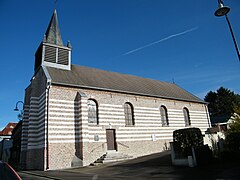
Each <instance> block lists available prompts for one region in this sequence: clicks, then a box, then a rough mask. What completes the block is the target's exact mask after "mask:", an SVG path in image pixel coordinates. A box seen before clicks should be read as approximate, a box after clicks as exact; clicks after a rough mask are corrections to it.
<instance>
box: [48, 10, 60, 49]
mask: <svg viewBox="0 0 240 180" xmlns="http://www.w3.org/2000/svg"><path fill="white" fill-rule="evenodd" d="M45 36H46V42H47V43H51V44H55V45H59V46H63V41H62V37H61V33H60V28H59V25H58V18H57V11H56V9H55V10H54V12H53V15H52V18H51V21H50V23H49V25H48V28H47V31H46V33H45Z"/></svg>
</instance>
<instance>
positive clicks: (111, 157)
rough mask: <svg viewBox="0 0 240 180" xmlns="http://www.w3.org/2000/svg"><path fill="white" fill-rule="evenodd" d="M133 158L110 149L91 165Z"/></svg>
mask: <svg viewBox="0 0 240 180" xmlns="http://www.w3.org/2000/svg"><path fill="white" fill-rule="evenodd" d="M132 158H133V157H132V156H129V155H126V154H123V153H120V152H117V151H108V152H107V153H106V154H104V155H102V156H101V157H100V158H98V159H97V160H96V161H94V163H91V164H90V166H97V165H100V164H103V163H108V162H117V161H123V160H127V159H132Z"/></svg>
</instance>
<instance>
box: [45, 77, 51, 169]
mask: <svg viewBox="0 0 240 180" xmlns="http://www.w3.org/2000/svg"><path fill="white" fill-rule="evenodd" d="M50 87H51V81H48V82H47V110H46V113H47V115H46V121H47V122H46V125H47V129H46V162H47V165H46V170H48V169H49V138H48V121H49V91H50Z"/></svg>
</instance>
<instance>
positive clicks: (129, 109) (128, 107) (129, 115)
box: [124, 103, 135, 126]
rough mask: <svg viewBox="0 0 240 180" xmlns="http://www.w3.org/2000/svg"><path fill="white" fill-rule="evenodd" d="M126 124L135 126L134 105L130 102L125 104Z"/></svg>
mask: <svg viewBox="0 0 240 180" xmlns="http://www.w3.org/2000/svg"><path fill="white" fill-rule="evenodd" d="M124 114H125V124H126V126H134V124H135V122H134V115H133V106H132V104H130V103H125V104H124Z"/></svg>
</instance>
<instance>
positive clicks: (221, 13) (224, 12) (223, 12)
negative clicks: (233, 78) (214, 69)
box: [214, 0, 240, 61]
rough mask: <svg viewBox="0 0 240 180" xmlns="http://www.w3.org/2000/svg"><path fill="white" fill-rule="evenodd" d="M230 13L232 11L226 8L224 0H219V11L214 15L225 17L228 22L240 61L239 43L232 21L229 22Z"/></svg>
mask: <svg viewBox="0 0 240 180" xmlns="http://www.w3.org/2000/svg"><path fill="white" fill-rule="evenodd" d="M229 11H230V8H229V7H227V6H224V3H223V0H218V9H217V10H216V11H215V13H214V14H215V16H217V17H221V16H225V18H226V20H227V23H228V26H229V29H230V32H231V35H232V39H233V42H234V46H235V49H236V51H237V55H238V60H239V61H240V53H239V49H238V45H237V41H236V39H235V36H234V33H233V30H232V26H231V24H230V21H229V19H228V16H227V14H228V12H229Z"/></svg>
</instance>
